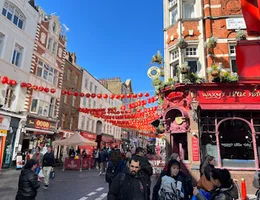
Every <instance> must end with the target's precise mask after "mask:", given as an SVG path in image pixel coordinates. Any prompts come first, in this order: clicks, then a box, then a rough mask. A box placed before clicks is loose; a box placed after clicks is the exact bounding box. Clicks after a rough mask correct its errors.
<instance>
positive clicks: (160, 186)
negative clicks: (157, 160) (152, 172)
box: [152, 159, 193, 200]
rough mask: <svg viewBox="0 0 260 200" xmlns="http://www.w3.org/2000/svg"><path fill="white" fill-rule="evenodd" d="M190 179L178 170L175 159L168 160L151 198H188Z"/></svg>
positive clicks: (171, 199) (154, 199) (178, 165)
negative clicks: (165, 170)
mask: <svg viewBox="0 0 260 200" xmlns="http://www.w3.org/2000/svg"><path fill="white" fill-rule="evenodd" d="M192 191H193V188H192V185H191V179H190V178H188V177H187V176H185V175H184V174H183V173H181V172H180V163H179V162H178V161H177V160H174V159H172V160H170V161H169V162H168V169H167V172H166V173H165V174H164V175H162V176H160V177H159V179H158V181H157V183H156V185H155V186H154V188H153V198H152V199H153V200H181V199H183V200H189V199H191V197H192Z"/></svg>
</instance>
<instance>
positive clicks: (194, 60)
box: [185, 46, 198, 73]
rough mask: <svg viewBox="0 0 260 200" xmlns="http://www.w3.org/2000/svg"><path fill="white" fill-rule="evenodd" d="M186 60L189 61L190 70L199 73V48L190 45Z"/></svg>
mask: <svg viewBox="0 0 260 200" xmlns="http://www.w3.org/2000/svg"><path fill="white" fill-rule="evenodd" d="M185 61H186V62H188V66H189V67H190V72H193V73H197V71H198V48H197V47H196V46H195V47H192V46H191V47H188V48H186V51H185Z"/></svg>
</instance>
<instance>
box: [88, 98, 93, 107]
mask: <svg viewBox="0 0 260 200" xmlns="http://www.w3.org/2000/svg"><path fill="white" fill-rule="evenodd" d="M91 105H92V99H89V100H88V108H92V107H91Z"/></svg>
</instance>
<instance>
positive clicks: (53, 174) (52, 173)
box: [50, 171, 55, 180]
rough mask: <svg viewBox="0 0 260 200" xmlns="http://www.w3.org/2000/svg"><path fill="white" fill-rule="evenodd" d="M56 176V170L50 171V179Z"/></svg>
mask: <svg viewBox="0 0 260 200" xmlns="http://www.w3.org/2000/svg"><path fill="white" fill-rule="evenodd" d="M54 178H55V171H51V173H50V179H51V180H53V179H54Z"/></svg>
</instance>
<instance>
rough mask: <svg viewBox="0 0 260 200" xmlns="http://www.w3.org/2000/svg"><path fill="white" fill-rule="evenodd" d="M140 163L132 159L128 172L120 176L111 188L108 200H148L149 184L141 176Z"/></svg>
mask: <svg viewBox="0 0 260 200" xmlns="http://www.w3.org/2000/svg"><path fill="white" fill-rule="evenodd" d="M140 168H141V165H140V161H139V160H137V159H135V158H132V159H131V160H130V161H129V167H128V171H127V172H126V173H120V174H118V175H117V176H116V177H115V178H114V180H113V181H112V184H111V186H110V188H109V192H108V197H107V199H108V200H133V199H136V200H148V199H149V195H148V187H149V186H148V184H147V182H146V180H145V178H144V176H142V174H140V173H139V172H140Z"/></svg>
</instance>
